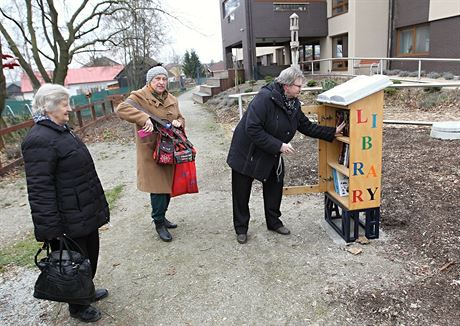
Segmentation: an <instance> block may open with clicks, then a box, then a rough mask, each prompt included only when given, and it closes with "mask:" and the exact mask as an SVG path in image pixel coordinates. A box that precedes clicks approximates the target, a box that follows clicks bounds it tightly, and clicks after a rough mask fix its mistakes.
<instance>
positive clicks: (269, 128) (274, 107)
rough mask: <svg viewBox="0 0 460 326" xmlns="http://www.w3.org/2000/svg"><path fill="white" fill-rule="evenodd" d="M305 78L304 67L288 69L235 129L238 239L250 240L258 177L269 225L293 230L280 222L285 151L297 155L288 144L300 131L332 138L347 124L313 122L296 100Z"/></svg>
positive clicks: (231, 159) (232, 159)
mask: <svg viewBox="0 0 460 326" xmlns="http://www.w3.org/2000/svg"><path fill="white" fill-rule="evenodd" d="M303 81H304V77H303V73H302V71H301V70H300V69H299V68H297V67H289V68H286V69H284V70H283V71H282V72H281V73H280V75H279V76H278V77H277V78H276V79H275V81H274V82H273V83H271V84H269V85H267V86H264V87H263V88H262V89H261V90H260V92H259V93H258V94H257V95H256V96H255V97H254V99H253V100H252V101H251V103H250V104H249V107H248V109H247V111H246V112H245V114H244V115H243V117H242V119H241V121H240V122H239V123H238V125H237V126H236V129H235V131H234V133H233V138H232V143H231V146H230V150H229V153H228V157H227V163H228V165H229V166H230V167H231V169H232V200H233V225H234V228H235V231H236V234H237V241H238V242H239V243H246V241H247V232H248V226H249V218H250V213H249V197H250V194H251V188H252V183H253V181H254V179H256V180H259V181H261V182H262V185H263V200H264V210H265V220H266V223H267V228H268V229H269V230H272V231H274V232H277V233H279V234H283V235H288V234H290V231H289V229H288V228H286V227H285V226H284V225H283V222H282V221H281V220H280V216H281V211H280V206H281V198H282V192H283V185H284V162H283V158H282V154H292V153H294V148H293V147H292V145H291V144H290V143H289V142H290V141H291V139H292V138H293V137H294V135H295V133H296V131H297V130H298V131H300V132H301V133H302V134H304V135H306V136H310V137H313V138H320V139H324V140H327V141H330V142H331V141H332V140H333V139H334V137H335V135H336V134H339V133H340V132H341V131H342V129H343V127H344V124H342V125H340V126H338V127H337V128H334V127H326V126H319V125H317V124H314V123H312V122H310V120H309V119H308V118H307V117H306V116H305V114H304V113H303V112H302V110H301V109H300V101H299V100H298V98H297V97H298V96H299V94H300V90H301V87H302V83H303Z"/></svg>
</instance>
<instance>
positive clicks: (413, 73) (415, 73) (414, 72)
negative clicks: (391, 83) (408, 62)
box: [409, 71, 418, 77]
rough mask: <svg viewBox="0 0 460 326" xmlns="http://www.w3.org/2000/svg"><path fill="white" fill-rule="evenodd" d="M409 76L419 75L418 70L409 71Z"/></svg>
mask: <svg viewBox="0 0 460 326" xmlns="http://www.w3.org/2000/svg"><path fill="white" fill-rule="evenodd" d="M409 77H418V71H412V72H410V73H409Z"/></svg>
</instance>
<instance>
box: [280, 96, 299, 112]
mask: <svg viewBox="0 0 460 326" xmlns="http://www.w3.org/2000/svg"><path fill="white" fill-rule="evenodd" d="M283 101H284V105H285V106H286V109H287V113H288V114H289V115H292V114H293V113H295V111H296V110H297V107H296V98H295V97H293V98H288V97H287V96H286V94H284V93H283Z"/></svg>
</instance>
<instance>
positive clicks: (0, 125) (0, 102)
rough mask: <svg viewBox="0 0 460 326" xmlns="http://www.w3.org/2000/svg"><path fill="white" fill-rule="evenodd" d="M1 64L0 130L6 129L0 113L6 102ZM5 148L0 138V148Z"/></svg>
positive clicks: (0, 52)
mask: <svg viewBox="0 0 460 326" xmlns="http://www.w3.org/2000/svg"><path fill="white" fill-rule="evenodd" d="M2 54H3V52H2V42H0V59H1V60H2V61H3V56H2ZM3 69H4V68H3V63H2V71H1V72H0V129H2V128H5V127H6V123H5V121H4V120H3V117H2V113H3V110H4V109H5V102H6V95H7V94H6V81H5V74H4V73H3ZM3 147H5V145H4V143H3V138H2V137H0V148H3Z"/></svg>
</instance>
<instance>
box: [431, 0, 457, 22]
mask: <svg viewBox="0 0 460 326" xmlns="http://www.w3.org/2000/svg"><path fill="white" fill-rule="evenodd" d="M458 15H460V1H459V0H430V11H429V14H428V20H429V21H432V20H438V19H443V18H448V17H453V16H458Z"/></svg>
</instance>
